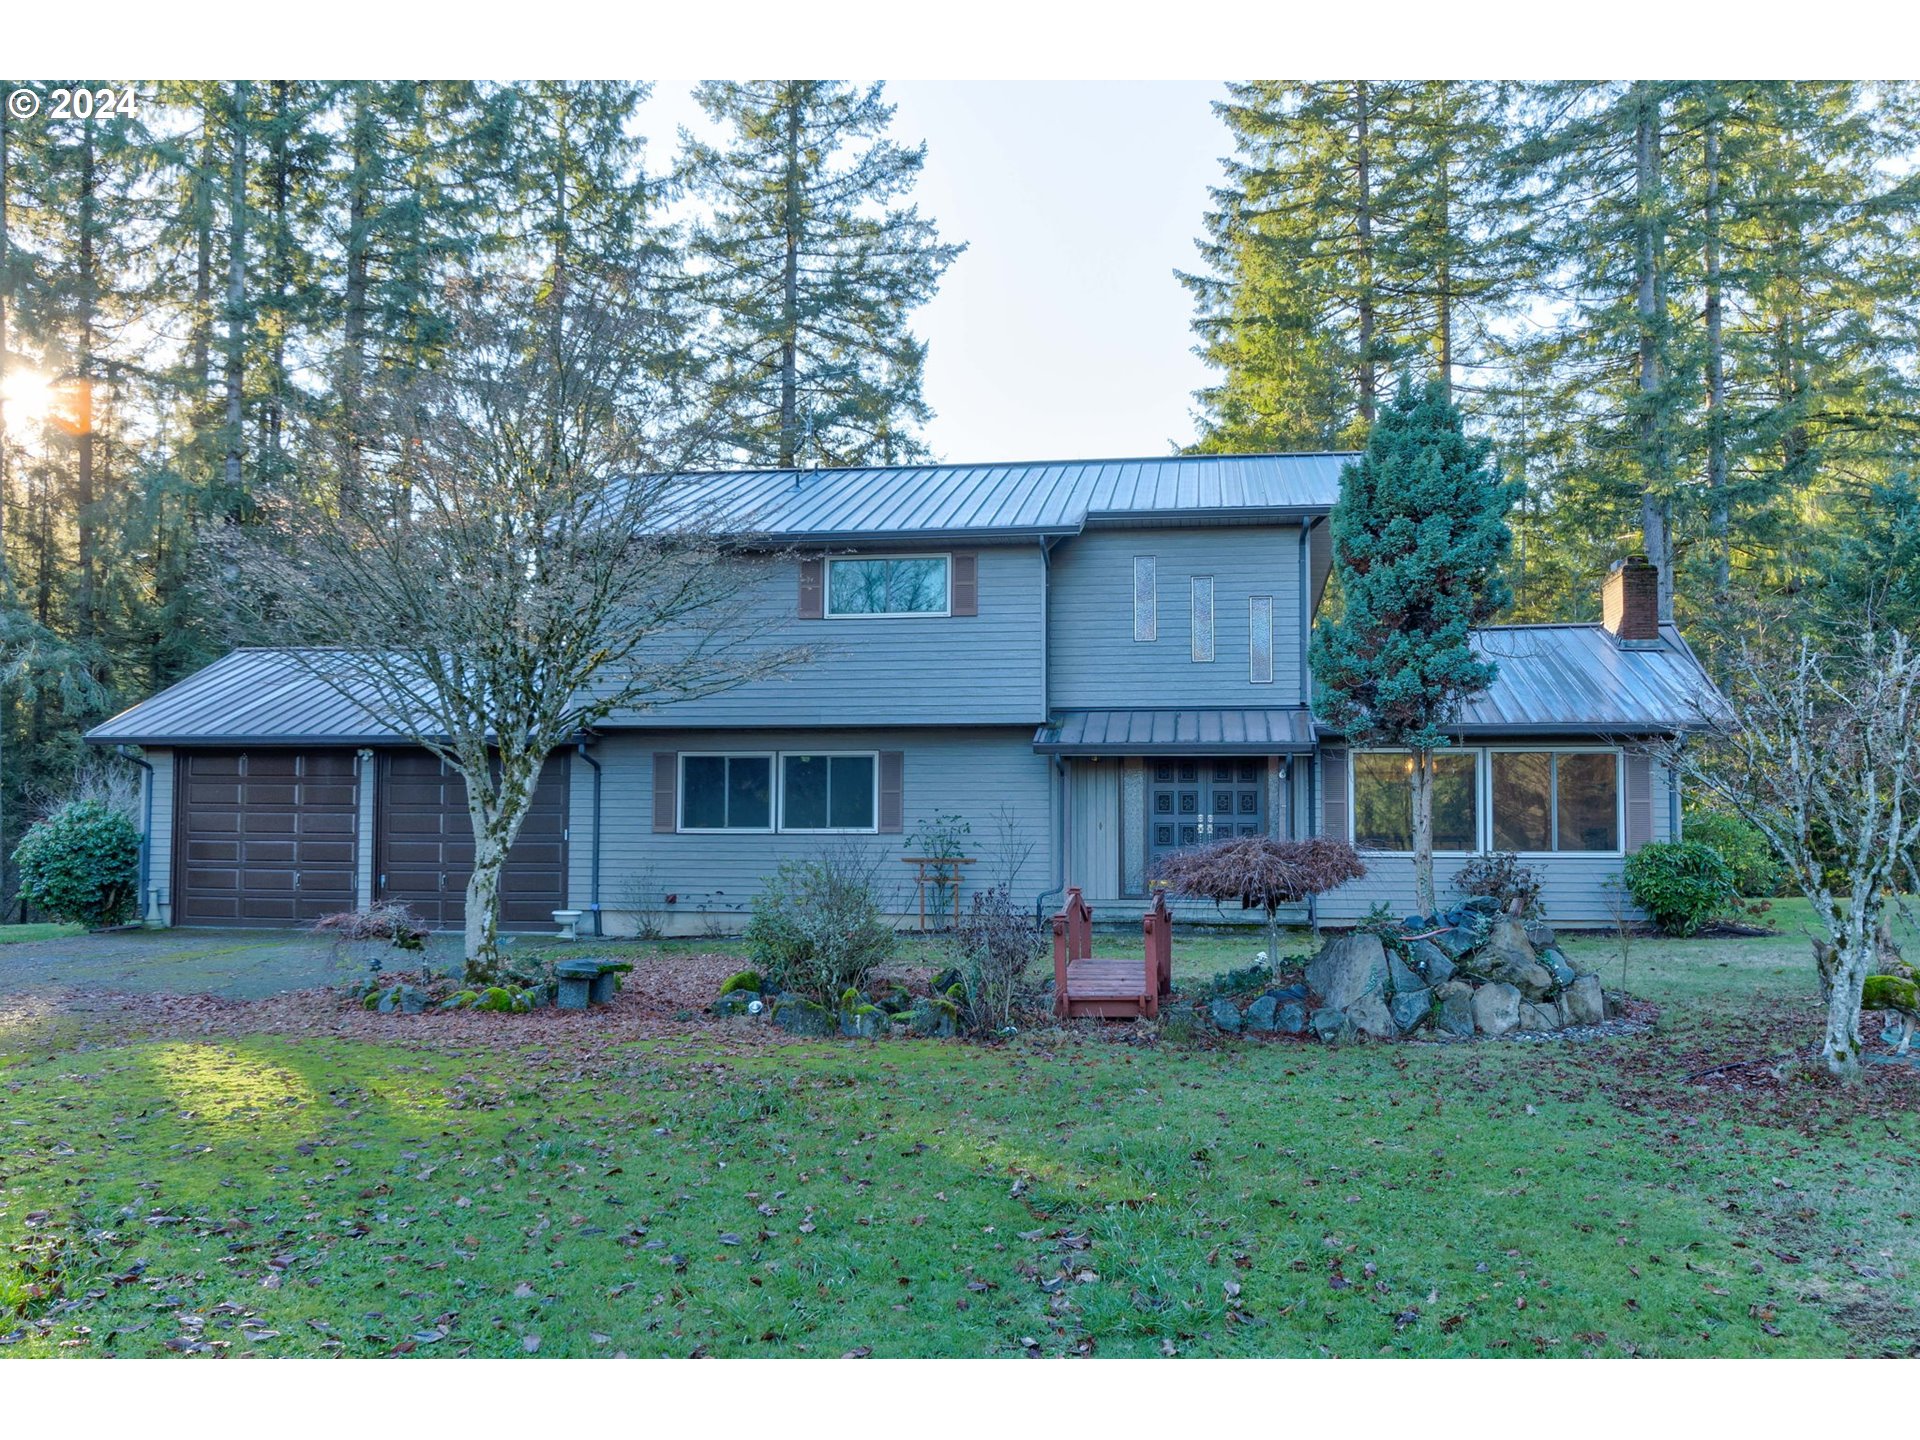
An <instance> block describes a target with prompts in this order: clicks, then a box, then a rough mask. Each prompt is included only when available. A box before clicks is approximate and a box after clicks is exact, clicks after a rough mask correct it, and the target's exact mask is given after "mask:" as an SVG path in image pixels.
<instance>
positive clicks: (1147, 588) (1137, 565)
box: [1133, 555, 1160, 640]
mask: <svg viewBox="0 0 1920 1440" xmlns="http://www.w3.org/2000/svg"><path fill="white" fill-rule="evenodd" d="M1133 638H1134V639H1136V640H1158V639H1159V638H1160V592H1159V588H1158V586H1157V585H1156V584H1155V582H1154V578H1153V556H1151V555H1136V556H1134V557H1133Z"/></svg>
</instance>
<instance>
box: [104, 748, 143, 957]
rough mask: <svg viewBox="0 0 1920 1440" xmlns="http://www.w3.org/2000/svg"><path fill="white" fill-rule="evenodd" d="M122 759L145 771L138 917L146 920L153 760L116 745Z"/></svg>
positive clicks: (141, 806)
mask: <svg viewBox="0 0 1920 1440" xmlns="http://www.w3.org/2000/svg"><path fill="white" fill-rule="evenodd" d="M113 748H114V749H115V750H117V751H119V753H120V758H121V759H122V760H131V761H132V762H133V763H134V764H136V765H138V766H139V767H140V768H141V769H142V770H144V771H146V772H147V779H146V783H145V784H144V785H142V786H141V787H140V918H141V920H142V921H144V920H146V918H147V915H148V905H149V896H148V894H147V882H148V880H149V879H150V878H151V876H152V870H153V762H152V761H150V760H145V759H142V758H141V757H140V756H138V755H135V754H134V753H133V751H132V749H131V747H129V746H126V745H116V746H114V747H113Z"/></svg>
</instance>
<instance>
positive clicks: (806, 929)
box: [745, 851, 893, 1010]
mask: <svg viewBox="0 0 1920 1440" xmlns="http://www.w3.org/2000/svg"><path fill="white" fill-rule="evenodd" d="M745 939H746V942H747V948H748V949H749V950H750V951H751V952H752V954H753V958H754V961H755V962H756V963H757V964H758V966H759V967H760V970H761V973H762V974H764V975H765V976H766V979H767V984H768V987H769V988H770V989H771V990H773V991H774V992H776V993H777V992H780V991H785V990H791V991H793V992H794V993H796V994H799V995H804V996H805V997H806V998H807V999H809V1000H811V1001H813V1002H814V1003H815V1004H818V1005H823V1006H825V1007H827V1008H828V1009H829V1010H831V1009H832V1008H833V1007H834V1006H835V1004H836V1003H837V1002H838V1001H839V998H840V996H841V995H842V994H844V993H845V992H846V991H847V990H848V989H849V988H851V989H855V990H862V991H864V990H865V989H866V988H867V979H868V977H869V976H870V975H871V974H872V973H873V970H874V967H876V966H877V965H879V964H881V963H882V962H883V961H885V960H886V959H887V958H888V957H889V956H891V955H892V954H893V931H892V930H891V929H889V928H888V926H887V924H886V922H885V921H884V920H883V919H882V918H881V916H880V907H879V905H878V904H876V903H875V901H874V898H873V875H872V868H871V867H870V866H869V865H867V864H866V863H865V861H864V860H862V859H861V858H860V857H859V856H858V855H857V854H854V853H852V852H840V851H836V852H831V853H829V854H828V855H826V856H823V857H822V858H820V859H818V860H788V861H786V862H784V863H783V864H782V865H781V866H780V868H779V869H778V870H776V871H774V873H773V875H772V877H771V878H770V879H769V880H768V881H767V883H766V887H765V888H764V889H763V890H762V891H761V893H760V895H759V897H758V898H757V899H755V900H754V902H753V916H752V918H751V919H750V920H748V922H747V930H746V935H745Z"/></svg>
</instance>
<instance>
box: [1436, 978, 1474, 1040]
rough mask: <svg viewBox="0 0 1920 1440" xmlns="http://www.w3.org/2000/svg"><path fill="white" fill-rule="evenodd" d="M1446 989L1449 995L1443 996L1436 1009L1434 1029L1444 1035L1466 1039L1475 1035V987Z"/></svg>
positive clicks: (1450, 987) (1449, 987)
mask: <svg viewBox="0 0 1920 1440" xmlns="http://www.w3.org/2000/svg"><path fill="white" fill-rule="evenodd" d="M1446 988H1447V991H1448V993H1446V994H1442V995H1441V996H1440V1003H1439V1004H1438V1005H1436V1006H1435V1007H1434V1011H1433V1024H1434V1028H1435V1029H1437V1030H1439V1031H1440V1032H1441V1034H1443V1035H1457V1036H1459V1037H1460V1038H1462V1039H1466V1038H1468V1037H1470V1036H1471V1035H1472V1034H1473V987H1472V986H1471V985H1459V986H1458V988H1455V986H1452V985H1450V986H1448V987H1446Z"/></svg>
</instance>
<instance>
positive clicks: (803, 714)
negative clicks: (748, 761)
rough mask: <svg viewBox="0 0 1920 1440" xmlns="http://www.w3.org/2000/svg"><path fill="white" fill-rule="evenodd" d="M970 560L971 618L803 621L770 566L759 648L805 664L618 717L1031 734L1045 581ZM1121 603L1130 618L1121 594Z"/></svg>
mask: <svg viewBox="0 0 1920 1440" xmlns="http://www.w3.org/2000/svg"><path fill="white" fill-rule="evenodd" d="M924 553H940V554H948V553H952V552H951V551H950V550H946V549H938V550H929V551H927V552H924ZM968 553H972V554H976V555H977V556H978V559H977V562H976V567H975V571H976V586H975V593H976V596H977V600H976V607H975V608H976V610H977V612H978V613H977V614H973V615H950V616H901V617H888V618H876V619H840V620H834V619H823V620H802V619H800V618H799V617H798V609H799V598H800V573H799V571H800V561H799V559H798V558H795V557H790V558H787V559H785V560H781V561H776V562H771V563H770V564H769V565H768V566H767V567H766V574H765V575H764V576H763V577H762V578H761V579H759V580H758V581H757V582H756V583H755V584H754V585H753V586H752V587H751V589H750V591H749V593H748V595H747V597H746V603H747V609H748V613H749V615H750V617H751V623H753V624H755V625H762V626H765V627H767V628H766V631H765V638H764V639H763V640H761V641H758V642H756V643H757V644H762V645H765V646H766V647H768V648H772V649H784V648H786V647H788V646H794V645H804V646H810V647H812V648H813V650H814V658H813V660H812V661H811V663H808V664H802V665H796V666H794V667H793V668H792V669H790V670H788V671H786V672H785V673H783V674H781V675H778V676H775V677H772V678H769V679H766V680H757V681H754V682H753V683H751V684H748V685H742V686H740V687H739V688H737V689H734V690H729V691H727V692H725V693H723V694H720V695H712V696H708V697H707V698H705V699H701V700H688V701H682V702H679V703H677V704H673V705H668V706H663V707H661V709H660V710H659V711H658V712H657V713H653V714H643V715H637V716H621V717H620V723H621V724H623V725H624V724H633V725H643V726H646V727H648V728H654V727H657V728H660V729H663V730H671V729H678V728H684V727H686V726H690V725H693V726H704V725H736V726H737V725H925V724H944V725H956V724H966V725H1010V724H1018V723H1023V722H1024V723H1028V724H1034V725H1037V724H1039V723H1040V722H1041V721H1042V720H1044V719H1045V718H1046V683H1045V674H1046V656H1045V651H1044V645H1045V626H1044V624H1043V621H1042V616H1043V615H1044V614H1045V604H1044V592H1045V583H1046V582H1045V576H1044V573H1043V570H1042V564H1041V556H1040V548H1039V546H1038V545H1020V546H1001V547H990V548H983V549H977V550H970V551H969V552H968ZM1118 603H1119V605H1120V607H1121V611H1122V612H1123V613H1130V612H1127V611H1126V605H1127V601H1126V597H1125V596H1124V595H1122V596H1121V597H1120V599H1119V602H1118ZM1241 623H1242V625H1243V626H1244V624H1245V619H1244V617H1243V618H1242V621H1241ZM1242 668H1243V669H1244V666H1243V667H1242Z"/></svg>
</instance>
